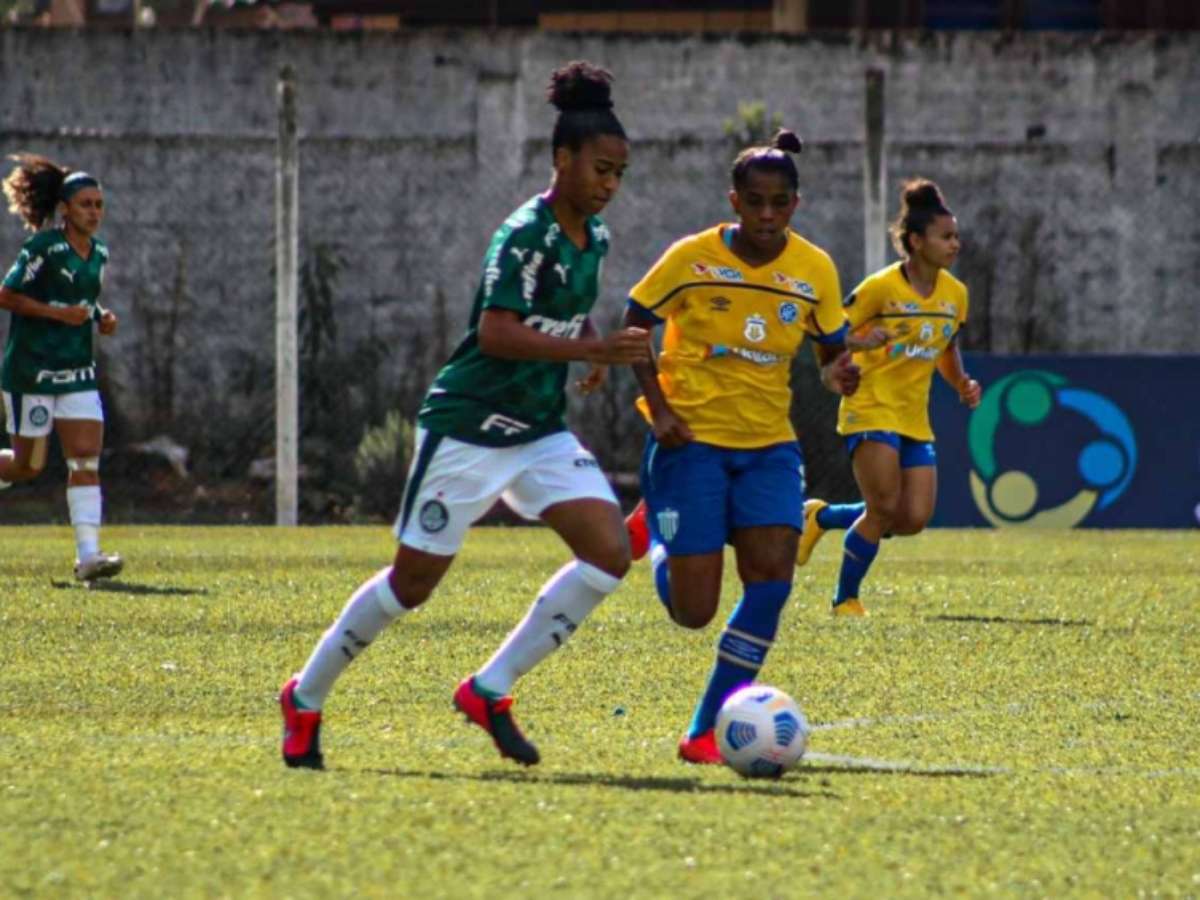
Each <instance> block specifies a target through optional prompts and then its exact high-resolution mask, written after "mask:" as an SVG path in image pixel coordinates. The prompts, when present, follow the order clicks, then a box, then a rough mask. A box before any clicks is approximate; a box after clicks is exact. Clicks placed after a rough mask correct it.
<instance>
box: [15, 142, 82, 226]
mask: <svg viewBox="0 0 1200 900" xmlns="http://www.w3.org/2000/svg"><path fill="white" fill-rule="evenodd" d="M9 159H11V160H13V161H14V162H15V163H16V165H15V166H13V170H12V171H11V172H10V173H9V174H8V177H7V178H5V179H4V182H3V183H4V196H5V197H7V198H8V211H9V212H11V213H12V214H13V215H15V216H18V217H19V218H20V219H21V221H22V222H24V223H25V227H26V228H28V229H29V230H30V231H37V230H38V229H39V228H41V227H42V226H43V225H45V224H46V222H47V221H48V220H49V219H52V218H53V217H54V210H55V208H56V207H57V206H58V201H59V199H60V197H61V196H62V186H63V182H64V181H65V180H66V178H67V176H68V175H70V174H71V170H70V169H68V168H66V167H65V166H60V165H59V164H58V163H56V162H53V161H51V160H49V159H46V157H44V156H38V155H37V154H34V153H16V154H13V155H12V156H10V157H9Z"/></svg>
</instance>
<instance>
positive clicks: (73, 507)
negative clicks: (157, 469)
mask: <svg viewBox="0 0 1200 900" xmlns="http://www.w3.org/2000/svg"><path fill="white" fill-rule="evenodd" d="M54 430H55V432H56V433H57V434H58V439H59V442H60V443H61V444H62V449H63V457H64V458H65V459H66V462H67V508H68V510H69V511H70V515H71V526H72V527H73V528H74V530H75V550H76V553H75V556H76V560H75V577H76V578H78V579H79V580H80V581H94V580H95V579H97V578H111V577H112V576H114V575H116V574H118V573H119V572H120V571H121V569H122V568H123V567H124V565H125V563H124V560H122V559H121V557H120V555H119V554H116V553H105V552H103V551H102V550H101V549H100V523H101V520H102V514H103V507H104V499H103V494H102V492H101V488H100V452H101V450H102V449H103V448H104V407H103V406H102V405H101V402H100V394H99V392H98V391H78V392H75V393H70V394H60V395H59V396H58V397H56V398H55V412H54Z"/></svg>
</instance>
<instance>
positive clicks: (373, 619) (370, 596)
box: [295, 566, 408, 709]
mask: <svg viewBox="0 0 1200 900" xmlns="http://www.w3.org/2000/svg"><path fill="white" fill-rule="evenodd" d="M391 571H392V568H391V566H388V567H387V568H386V569H380V570H379V571H378V572H376V573H375V574H374V575H372V576H371V577H370V578H368V579H367V580H366V581H364V582H363V583H362V584H361V585H359V587H358V590H356V591H355V592H354V593H353V594H352V595H351V597H350V600H349V601H348V602H347V603H346V606H345V608H344V609H343V610H342V614H341V615H340V616H338V617H337V621H336V622H334V623H333V625H331V626H330V627H329V630H328V631H326V632H325V634H324V635H322V636H321V640H320V641H318V642H317V646H316V647H315V648H314V649H313V652H312V656H310V657H309V658H308V662H307V663H305V664H304V670H303V671H302V672H301V673H300V681H299V683H298V684H297V685H296V691H295V696H296V699H298V700H299V701H300V704H301V705H302V706H304V707H305V708H306V709H320V708H321V707H322V706H324V705H325V698H326V697H327V696H329V691H330V690H331V689H332V688H333V683H334V682H335V681H337V679H338V676H339V675H341V674H342V672H344V671H345V670H346V667H347V666H348V665H350V663H351V662H353V661H354V658H355V657H356V656H358V654H360V653H361V652H362V651H363V650H365V649H367V645H369V644H370V643H371V641H373V640H375V638H376V637H378V636H379V633H380V632H381V631H383V629H384V628H386V627H387V626H388V625H390V624H391V622H392V620H393V619H395V618H396V617H397V616H399V615H400V614H401V613H404V612H408V610H407V609H405V608H404V607H403V606H401V605H400V601H399V600H397V599H396V595H395V594H394V593H393V592H392V588H391V585H389V584H388V575H389V574H391Z"/></svg>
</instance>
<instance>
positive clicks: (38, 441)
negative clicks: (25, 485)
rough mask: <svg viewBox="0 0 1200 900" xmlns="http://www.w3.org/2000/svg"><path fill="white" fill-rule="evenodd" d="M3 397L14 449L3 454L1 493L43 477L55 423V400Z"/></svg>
mask: <svg viewBox="0 0 1200 900" xmlns="http://www.w3.org/2000/svg"><path fill="white" fill-rule="evenodd" d="M3 395H4V424H5V429H6V431H7V432H8V439H9V442H10V443H11V444H12V447H11V448H9V449H7V450H0V490H3V489H4V488H6V487H8V486H9V485H11V484H13V483H15V482H18V481H31V480H32V479H34V478H37V476H38V475H40V474H41V472H42V469H44V468H45V467H46V449H47V446H48V444H49V435H50V431H51V429H52V428H53V421H54V414H53V410H54V398H53V397H50V396H47V395H44V394H37V395H33V394H11V393H9V392H8V391H4V392H3Z"/></svg>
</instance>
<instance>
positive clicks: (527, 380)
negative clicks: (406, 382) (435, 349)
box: [279, 62, 650, 769]
mask: <svg viewBox="0 0 1200 900" xmlns="http://www.w3.org/2000/svg"><path fill="white" fill-rule="evenodd" d="M610 82H611V75H609V73H608V72H606V71H604V70H603V69H598V68H596V67H595V66H592V65H590V64H588V63H584V62H573V63H570V64H569V65H567V66H564V67H562V68H560V69H558V70H556V71H555V72H554V74H553V75H552V77H551V83H550V89H549V92H548V93H549V98H550V102H551V103H553V104H554V105H555V106H556V107H557V108H558V110H559V115H558V119H557V121H556V123H555V127H554V134H553V137H552V140H551V145H552V150H553V161H554V177H553V180H552V181H551V183H550V187H549V189H548V190H547V191H546V192H545V193H543V194H540V195H538V196H537V197H534V198H533V199H531V200H530V201H529V202H527V203H526V204H524V205H523V206H521V207H520V208H519V209H517V210H516V211H515V212H514V213H513V214H512V215H511V216H509V218H508V220H507V221H506V222H505V223H504V224H503V225H502V226H501V227H500V229H499V230H498V231H496V233H495V235H494V236H493V238H492V242H491V244H490V246H489V247H488V251H487V255H486V257H485V259H484V267H483V273H482V277H481V280H480V285H479V289H478V291H477V292H476V294H475V302H474V305H473V307H472V310H471V316H470V320H469V322H468V325H467V332H466V335H465V336H464V338H463V340H462V342H461V343H460V344H459V345H458V348H457V349H456V350H455V351H454V353H453V355H452V356H451V357H450V360H449V361H448V362H447V363H446V364H445V366H443V367H442V369H441V371H440V372H439V373H438V374H437V377H436V378H435V379H434V382H433V385H432V386H431V387H430V389H429V392H428V394H427V395H426V397H425V401H424V403H423V405H422V407H421V411H420V414H419V416H418V426H419V427H418V431H417V448H416V455H415V459H414V462H413V465H412V468H411V470H410V471H409V475H408V482H407V485H406V488H405V493H404V498H403V504H402V508H401V511H400V515H399V517H398V518H397V521H396V528H395V531H396V536H397V539H398V540H399V548H398V549H397V551H396V556H395V559H394V561H393V563H392V565H391V566H388V567H387V568H384V569H382V570H380V571H379V572H378V573H376V574H375V575H374V576H372V577H371V578H369V579H368V580H367V581H366V582H364V583H363V584H362V585H361V586H360V587H359V588H358V590H357V591H355V592H354V594H353V596H351V598H350V601H349V602H348V603H347V604H346V607H345V608H344V609H343V610H342V613H341V615H340V616H339V617H338V619H337V621H336V622H334V624H333V626H332V627H331V628H330V629H329V630H328V631H327V632H326V633H325V635H324V636H323V637H322V638H321V640H320V641H319V642H318V644H317V646H316V648H315V649H314V650H313V652H312V655H311V656H310V657H309V660H308V662H307V663H306V665H305V666H304V669H303V670H302V671H301V672H300V674H299V675H297V676H296V677H294V678H292V679H291V680H289V681H288V682H287V684H285V685H284V688H283V691H282V693H281V694H280V698H279V699H280V706H281V708H282V711H283V726H284V728H283V758H284V761H285V762H286V763H287V764H288V765H289V766H293V767H295V766H303V767H307V768H318V769H319V768H322V767H323V760H322V755H321V750H320V740H319V737H320V727H321V709H322V707H323V705H324V702H325V698H326V696H327V695H328V693H329V691H330V689H331V688H332V687H333V683H334V681H335V680H336V679H337V678H338V676H339V675H341V673H342V672H343V671H344V670H345V669H346V667H347V666H348V665H349V664H350V662H351V660H353V659H354V658H355V657H356V656H358V655H359V654H360V653H361V652H362V651H363V650H364V649H366V647H367V646H368V645H369V644H370V643H371V641H373V640H374V639H375V637H376V636H377V635H379V633H380V632H382V631H383V629H384V628H385V627H386V626H387V625H388V624H390V623H391V622H392V621H393V620H394V619H396V618H397V617H399V616H401V615H403V614H405V613H407V612H409V611H410V610H413V609H415V608H417V607H418V606H420V605H421V604H422V603H424V602H425V600H426V599H428V597H429V595H430V594H431V593H432V591H433V589H434V588H435V587H436V586H437V584H438V582H439V581H441V579H442V576H444V575H445V574H446V571H447V570H448V569H449V568H450V564H451V563H452V562H453V560H454V556H455V554H456V553H457V552H458V550H459V547H460V546H461V545H462V542H463V538H464V537H465V534H466V531H467V528H468V527H469V526H470V525H471V523H472V522H474V521H475V520H476V519H478V518H479V517H480V516H481V515H483V514H484V513H485V512H487V511H488V509H489V508H490V507H491V506H492V505H493V504H494V503H495V502H496V500H497V499H499V498H501V497H503V499H504V500H505V502H506V503H508V505H509V506H511V507H512V508H513V509H515V510H516V511H517V512H518V513H520V514H521V515H523V516H526V517H527V518H540V519H541V520H542V521H543V522H545V523H546V524H547V525H549V526H550V527H551V528H553V529H554V530H555V531H556V532H557V533H558V534H559V536H560V537H562V539H563V540H564V542H565V543H566V544H567V546H568V547H569V548H570V550H571V552H572V554H573V555H574V559H572V560H571V562H569V563H567V564H566V565H565V566H563V567H562V568H561V569H559V571H558V572H557V573H555V575H554V576H553V577H551V579H550V580H549V581H548V582H546V584H544V585H543V586H542V588H541V589H540V590H539V591H538V596H537V600H536V601H535V602H534V604H533V606H532V607H531V608H530V610H529V612H528V614H527V615H526V616H525V618H524V619H523V620H522V621H521V622H520V624H518V625H517V627H516V628H515V629H513V631H512V632H511V633H510V634H509V635H508V638H507V639H506V640H505V642H504V644H503V646H501V647H500V649H499V650H497V651H496V653H495V655H494V656H493V657H492V658H491V660H489V661H488V662H487V664H486V665H484V667H483V668H481V669H480V670H479V671H477V672H476V673H475V674H473V675H471V676H468V677H467V678H465V679H463V681H462V682H461V683H460V684H459V686H458V688H457V690H456V691H455V692H454V705H455V706H456V707H457V708H458V709H459V710H460V711H461V712H463V713H464V714H465V715H466V716H467V718H468V720H469V721H471V722H474V723H475V724H477V725H479V726H480V727H482V728H483V729H484V730H486V731H487V732H488V733H489V734H490V735H491V736H492V740H493V741H494V742H495V744H496V747H497V749H499V751H500V753H501V755H502V756H505V757H507V758H509V759H513V760H515V761H516V762H519V763H522V764H524V765H532V764H533V763H536V762H537V761H538V758H539V757H538V751H537V748H536V747H534V745H533V744H531V743H530V742H529V741H528V740H526V739H525V737H524V735H522V734H521V732H520V730H519V729H518V728H517V726H516V724H515V722H514V721H513V718H512V714H511V712H510V707H511V706H512V698H511V697H509V696H508V694H509V691H510V690H511V688H512V685H513V683H514V682H515V681H516V679H517V678H518V677H520V676H521V675H523V674H525V673H526V672H528V671H529V670H530V669H532V668H533V667H534V666H536V665H537V664H538V663H539V662H541V660H542V659H544V658H545V657H546V656H548V655H549V654H550V653H552V652H553V651H554V650H555V649H557V648H558V647H560V646H561V645H562V644H563V643H564V642H565V641H566V640H567V639H568V638H569V637H570V636H571V634H572V633H574V631H575V630H576V628H577V627H578V626H579V624H580V623H581V622H582V621H583V619H584V618H585V617H586V616H587V615H588V613H590V612H591V611H592V609H594V608H595V607H596V605H597V604H599V603H600V601H601V600H603V599H604V597H605V596H607V595H608V594H610V593H612V592H613V591H614V590H616V588H617V586H618V585H619V584H620V582H621V578H622V577H623V576H624V575H625V572H626V570H627V569H628V568H629V558H630V557H629V542H628V539H627V538H626V535H625V526H624V523H623V521H622V518H621V512H620V508H619V507H618V506H617V502H616V498H615V497H614V495H613V492H612V488H611V487H610V486H609V484H608V481H607V480H606V479H605V478H604V476H603V474H602V473H601V471H600V469H599V466H598V465H597V463H596V459H595V457H593V456H592V454H591V453H589V452H588V451H587V450H586V449H584V447H583V446H582V445H581V444H580V443H579V441H578V440H577V439H576V438H575V436H574V435H573V434H571V432H569V431H567V429H566V425H565V424H564V422H563V410H564V406H565V400H564V397H563V389H564V387H565V384H566V378H567V364H568V363H569V362H571V361H573V360H581V361H585V362H590V363H591V364H592V369H591V371H590V372H589V373H588V375H587V376H585V378H584V379H583V381H582V382H581V387H582V388H583V389H584V390H591V389H594V388H595V387H596V386H598V385H599V384H600V383H601V381H602V380H603V377H604V368H605V366H607V365H609V364H627V363H637V362H646V361H648V360H649V359H650V343H649V334H648V333H647V332H646V331H645V330H644V329H641V328H632V327H630V328H624V329H621V330H619V331H616V332H614V333H612V334H609V335H608V336H606V337H601V336H600V335H599V334H598V333H597V331H596V329H595V327H594V326H593V324H592V321H591V319H590V318H589V316H588V314H589V312H590V310H591V308H592V306H593V304H594V303H595V302H596V298H597V295H598V293H599V277H600V266H601V261H602V259H603V257H604V255H605V254H606V253H607V252H608V231H607V229H606V228H605V226H604V223H603V222H601V221H600V219H599V218H597V214H598V213H599V212H600V211H601V210H602V209H603V208H604V207H605V206H606V205H607V204H608V202H609V201H610V200H611V199H612V197H613V195H614V194H615V193H616V192H617V188H618V187H619V186H620V182H621V177H622V175H623V173H624V171H625V165H626V158H627V156H628V152H629V147H628V142H627V140H626V137H625V131H624V129H623V128H622V127H621V123H620V122H619V121H618V120H617V118H616V116H615V115H614V114H613V112H612V101H611V100H610Z"/></svg>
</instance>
